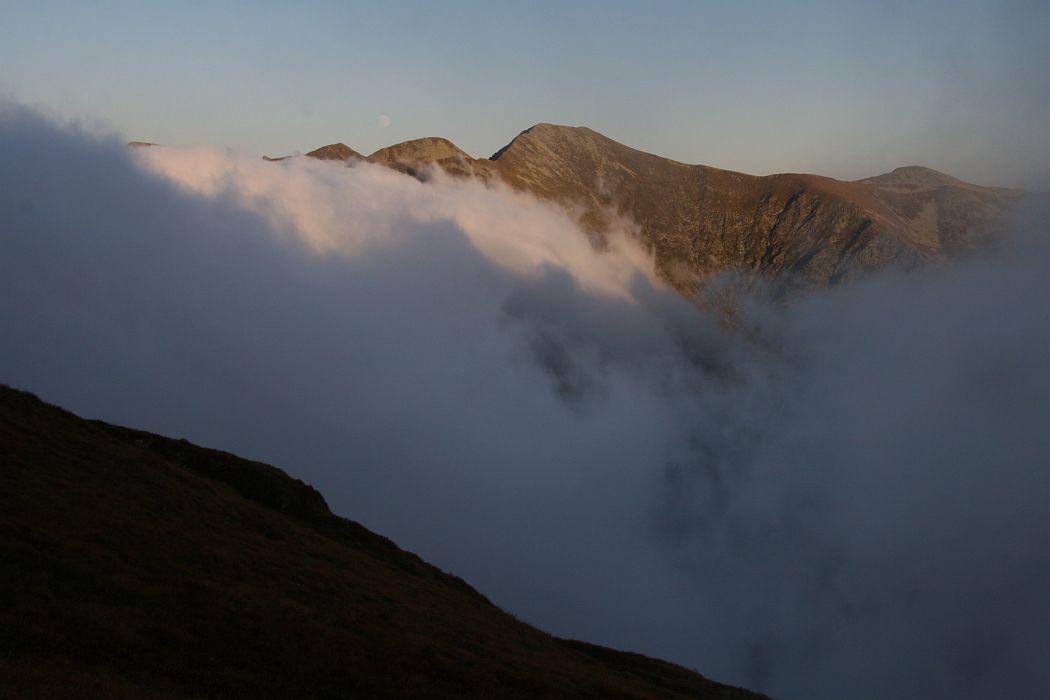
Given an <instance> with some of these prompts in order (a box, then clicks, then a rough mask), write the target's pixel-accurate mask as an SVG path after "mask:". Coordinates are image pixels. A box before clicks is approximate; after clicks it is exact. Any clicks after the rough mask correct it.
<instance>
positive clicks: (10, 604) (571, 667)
mask: <svg viewBox="0 0 1050 700" xmlns="http://www.w3.org/2000/svg"><path fill="white" fill-rule="evenodd" d="M394 505H396V504H392V507H393V506H394ZM0 532H3V533H4V536H3V537H0V596H2V600H3V605H0V688H3V693H2V694H3V695H4V697H48V698H70V699H72V698H77V699H78V700H79V699H82V698H114V697H120V698H165V699H167V700H171V699H172V698H201V697H253V698H255V697H258V698H342V697H362V698H411V697H426V698H462V697H500V698H535V697H549V698H556V697H565V698H576V697H593V698H613V697H620V698H628V697H630V698H726V699H730V700H732V699H735V698H739V699H740V700H745V699H746V698H760V697H762V696H759V695H755V694H753V693H749V692H747V691H744V690H739V689H736V688H731V687H728V686H724V685H721V684H719V683H715V682H713V681H710V680H708V679H706V678H704V677H702V676H700V675H698V674H696V673H694V672H691V671H689V670H687V669H684V668H681V667H679V666H674V665H672V664H669V663H665V662H662V661H657V660H655V659H649V658H646V657H643V656H640V655H637V654H629V653H624V652H616V651H612V650H609V649H603V648H600V647H595V646H593V645H589V644H584V643H581V642H570V641H566V640H562V639H558V638H555V637H552V636H550V635H547V634H544V633H543V632H541V631H539V630H536V629H534V628H532V627H529V626H528V625H526V624H524V623H522V622H520V621H519V620H517V619H515V618H514V617H512V616H510V615H508V614H507V613H505V612H503V611H502V610H500V609H499V608H497V607H496V606H494V605H493V604H492V603H490V602H489V601H488V600H487V599H485V598H484V597H483V596H482V595H480V594H479V593H478V592H476V591H475V590H474V589H472V588H471V587H470V586H468V585H467V584H466V583H465V582H463V581H462V580H461V579H458V578H456V577H455V576H451V575H449V574H446V573H444V572H443V571H440V570H439V569H437V568H435V567H433V566H431V565H429V564H427V563H426V562H424V561H422V560H421V559H420V558H419V557H417V556H415V555H413V554H411V553H409V552H405V551H403V550H401V549H399V548H398V547H397V546H396V545H395V544H394V543H393V542H391V541H389V540H387V539H386V538H383V537H380V536H378V535H376V534H374V533H372V532H370V531H368V530H367V529H365V528H364V527H362V526H361V525H359V524H357V523H354V522H352V521H349V520H345V519H343V518H339V517H336V516H335V515H333V514H332V513H331V512H330V511H329V510H328V506H327V505H326V503H325V501H324V499H323V498H322V497H321V495H320V494H319V493H318V492H317V491H315V490H314V489H312V488H311V487H309V486H307V485H306V484H303V483H302V482H300V481H297V480H295V479H292V478H290V477H289V476H288V475H287V474H285V473H283V472H282V471H280V470H279V469H276V468H274V467H271V466H268V465H265V464H260V463H258V462H251V461H248V460H244V459H241V458H238V457H235V456H234V455H231V454H228V453H225V452H220V451H217V450H209V449H205V448H201V447H197V446H196V445H192V444H190V443H188V442H186V441H184V440H173V439H170V438H165V437H161V436H159V435H153V434H150V433H145V432H142V431H138V430H132V429H128V428H121V427H117V426H113V425H107V424H105V423H100V422H93V421H85V420H82V419H80V418H78V417H77V416H74V415H73V414H71V413H67V412H65V411H63V410H61V409H58V408H55V407H53V406H49V405H47V404H45V403H43V402H42V401H40V400H38V399H37V398H36V397H34V396H32V395H31V394H26V393H24V392H19V391H14V390H12V389H10V388H8V387H5V386H3V385H0Z"/></svg>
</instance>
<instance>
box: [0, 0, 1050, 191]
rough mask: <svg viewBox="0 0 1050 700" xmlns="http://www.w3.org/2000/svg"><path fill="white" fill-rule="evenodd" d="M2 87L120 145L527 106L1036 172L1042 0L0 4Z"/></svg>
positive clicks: (777, 152) (788, 157)
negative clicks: (108, 132)
mask: <svg viewBox="0 0 1050 700" xmlns="http://www.w3.org/2000/svg"><path fill="white" fill-rule="evenodd" d="M0 13H2V15H3V22H0V66H2V67H3V68H2V69H0V94H3V95H5V96H6V97H7V98H9V99H12V100H15V101H18V102H22V103H25V104H29V105H31V106H33V107H35V108H39V109H43V110H45V111H47V112H49V113H51V114H54V115H57V116H59V117H62V118H67V119H77V120H79V121H81V122H83V123H87V124H93V125H96V126H98V127H99V128H108V129H112V130H115V131H116V132H118V133H119V134H120V135H121V136H122V137H123V138H125V139H127V140H146V141H153V142H160V143H165V144H171V145H207V146H215V147H220V148H232V149H234V150H237V151H241V152H245V153H250V154H255V155H260V154H270V155H283V154H290V153H296V152H304V151H307V150H311V149H313V148H315V147H317V146H320V145H323V144H327V143H333V142H340V141H341V142H344V143H347V144H348V145H350V146H351V147H353V148H354V149H356V150H358V151H361V152H364V153H366V154H367V153H369V152H371V151H373V150H375V149H377V148H380V147H382V146H386V145H390V144H392V143H396V142H400V141H403V140H407V139H410V138H416V137H420V136H428V135H433V136H445V137H447V138H449V139H451V140H452V141H454V142H455V143H457V144H458V145H459V146H460V147H462V148H463V149H465V150H466V151H467V152H468V153H470V154H471V155H473V156H475V157H486V156H488V155H491V154H492V153H493V152H495V151H496V150H497V149H498V148H500V147H501V146H503V145H505V144H506V143H507V142H508V141H510V139H511V138H513V137H514V135H516V134H517V133H518V132H519V131H521V130H523V129H525V128H527V127H529V126H531V125H533V124H535V123H538V122H552V123H560V124H568V125H574V126H580V125H582V126H589V127H591V128H593V129H595V130H597V131H599V132H601V133H604V134H605V135H607V136H609V137H611V138H614V139H616V140H618V141H620V142H622V143H626V144H628V145H631V146H634V147H636V148H639V149H641V150H645V151H648V152H652V153H657V154H659V155H663V156H667V157H671V158H674V159H676V160H680V161H684V162H689V163H704V164H707V165H713V166H717V167H724V168H729V169H734V170H740V171H744V172H750V173H755V174H768V173H772V172H785V171H786V172H818V173H821V174H827V175H831V176H835V177H839V178H845V179H854V178H860V177H866V176H869V175H875V174H878V173H881V172H886V171H888V170H891V169H892V168H894V167H897V166H900V165H911V164H921V165H927V166H929V167H933V168H936V169H939V170H943V171H946V172H949V173H951V174H953V175H956V176H958V177H962V178H964V179H968V180H971V181H974V182H977V183H980V184H997V185H1006V186H1024V187H1028V188H1034V189H1050V172H1048V168H1047V165H1046V164H1047V163H1048V162H1050V134H1048V127H1047V124H1050V73H1048V72H1047V71H1046V66H1047V65H1050V41H1047V39H1046V31H1047V29H1046V28H1047V27H1048V26H1050V4H1048V3H1046V2H1042V1H1041V0H1005V1H1002V0H1000V1H997V2H974V1H973V0H933V1H930V2H904V1H898V0H880V1H877V2H850V1H829V0H804V1H799V2H792V3H782V2H750V1H741V2H717V3H716V2H700V1H697V2H646V3H624V2H586V1H583V2H572V3H565V2H546V1H542V0H541V1H538V2H531V3H503V2H499V3H490V2H442V3H430V2H417V3H412V2H400V3H398V2H391V3H347V2H307V3H302V4H301V6H299V5H296V6H293V5H291V4H289V3H276V2H266V1H260V0H254V1H252V2H216V3H207V2H177V3H165V2H147V3H141V2H114V1H101V2H92V3H68V2H48V1H47V0H41V1H34V2H23V1H20V0H3V1H2V2H0Z"/></svg>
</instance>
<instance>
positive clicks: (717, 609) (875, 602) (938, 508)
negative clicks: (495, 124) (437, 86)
mask: <svg viewBox="0 0 1050 700" xmlns="http://www.w3.org/2000/svg"><path fill="white" fill-rule="evenodd" d="M0 153H3V158H2V159H0V381H2V382H4V383H7V384H10V385H13V386H16V387H19V388H24V389H28V390H31V391H33V392H36V393H37V394H39V395H40V396H41V397H42V398H44V399H45V400H47V401H50V402H53V403H57V404H59V405H61V406H63V407H65V408H68V409H70V410H73V411H75V412H77V413H79V414H81V415H85V416H88V417H93V418H101V419H104V420H108V421H111V422H116V423H121V424H125V425H129V426H133V427H138V428H142V429H146V430H152V431H155V432H160V433H164V434H168V435H172V436H175V437H186V438H188V439H190V440H193V441H195V442H198V443H200V444H204V445H207V446H211V447H217V448H221V449H225V450H228V451H231V452H235V453H237V454H241V455H243V456H247V457H251V458H256V459H261V460H264V461H267V462H270V463H273V464H276V465H278V466H280V467H282V468H283V469H285V470H286V471H288V472H289V473H291V474H292V475H293V476H296V477H298V478H301V479H303V480H305V481H307V482H309V483H311V484H313V485H315V486H317V487H318V488H319V489H320V490H321V492H322V493H323V494H324V495H325V496H326V498H327V499H328V501H329V503H330V505H331V506H332V508H333V510H334V511H335V512H337V513H339V514H341V515H345V516H348V517H352V518H354V519H356V520H359V521H360V522H362V523H364V524H365V525H367V526H368V527H370V528H372V529H374V530H376V531H378V532H380V533H382V534H384V535H387V536H389V537H391V538H392V539H394V540H395V541H396V542H397V543H398V544H400V545H401V546H403V547H405V548H407V549H410V550H412V551H415V552H417V553H419V554H421V555H422V556H423V557H424V558H426V559H428V560H430V561H432V562H433V563H435V564H437V565H439V566H441V567H443V568H445V569H447V570H450V571H452V572H454V573H456V574H458V575H460V576H462V577H464V578H465V579H467V580H468V581H469V582H470V583H471V584H473V585H474V586H476V587H477V588H478V589H479V590H481V591H482V592H483V593H485V594H486V595H488V596H489V597H490V598H491V599H492V600H493V601H494V602H496V603H497V604H498V605H500V606H502V607H504V608H506V609H507V610H509V611H511V612H513V613H514V614H516V615H518V616H519V617H521V618H523V619H525V620H526V621H528V622H531V623H533V624H535V625H538V626H540V627H542V628H543V629H546V630H548V631H551V632H554V633H556V634H560V635H564V636H570V637H575V638H582V639H586V640H588V641H592V642H596V643H600V644H606V645H611V646H615V647H618V648H623V649H629V650H634V651H640V652H643V653H646V654H650V655H655V656H660V657H664V658H667V659H670V660H673V661H676V662H679V663H682V664H685V665H688V666H690V667H693V668H695V669H697V670H699V671H700V672H702V673H704V674H706V675H709V676H711V677H713V678H716V679H718V680H722V681H727V682H732V683H736V684H740V685H745V686H748V687H751V688H754V689H758V690H762V691H765V692H768V693H770V694H773V695H775V696H777V697H781V698H784V699H785V700H792V699H803V698H843V697H848V698H887V697H896V698H942V697H943V698H948V697H951V698H986V697H1041V696H1044V695H1047V694H1048V693H1050V671H1048V668H1050V666H1048V665H1047V663H1046V660H1047V659H1048V658H1050V593H1048V591H1050V437H1048V431H1047V428H1048V426H1050V318H1048V311H1047V309H1048V305H1047V300H1048V299H1050V276H1048V275H1047V269H1048V266H1047V263H1048V262H1050V254H1048V251H1050V246H1048V245H1047V238H1046V236H1045V230H1046V224H1045V221H1046V220H1045V218H1043V217H1039V216H1036V215H1033V216H1032V218H1029V219H1028V220H1026V221H1023V222H1021V223H1019V225H1018V228H1019V230H1020V231H1021V233H1020V234H1019V235H1018V236H1016V238H1015V239H1014V240H1012V241H1010V242H1009V244H1007V245H1004V246H1001V248H1002V250H1001V251H1000V252H999V253H997V254H995V255H994V256H987V257H985V258H984V259H980V260H969V261H961V262H959V263H957V264H954V265H950V266H941V267H937V268H927V269H925V270H920V271H917V272H912V273H910V274H905V273H898V272H893V271H887V272H886V273H885V274H882V275H879V276H876V277H873V278H870V279H868V280H866V281H864V282H862V283H860V284H856V285H853V286H850V287H848V288H841V289H835V290H829V291H826V292H821V293H819V294H815V295H812V296H811V297H808V298H805V299H798V300H796V301H794V302H793V303H791V304H789V305H786V306H776V307H772V306H767V305H764V304H762V303H760V302H759V301H757V300H755V301H752V302H749V301H747V300H742V301H741V306H740V314H739V315H738V317H737V321H736V322H735V323H731V324H730V323H726V322H725V319H723V318H720V317H717V316H713V315H711V314H709V313H706V312H704V311H702V310H700V309H699V308H698V307H697V306H696V305H694V304H692V303H690V302H689V301H688V300H686V299H684V298H682V297H681V296H680V295H678V294H676V293H675V292H673V291H671V290H669V289H667V288H665V287H664V286H663V285H662V284H661V283H660V282H659V281H658V280H657V279H656V278H655V276H654V275H653V273H652V265H651V262H650V261H649V259H648V256H647V255H646V254H645V252H644V251H643V250H642V248H641V247H639V246H638V245H636V244H634V243H633V242H632V240H631V235H630V234H631V225H630V223H629V222H620V223H619V224H617V226H616V228H615V230H614V232H613V234H612V236H611V238H610V245H609V246H608V248H607V249H603V250H602V251H601V252H597V251H596V250H595V247H594V246H593V245H592V244H591V242H590V241H589V240H588V238H587V236H586V235H585V234H584V233H582V232H581V231H580V230H579V229H578V228H577V227H576V225H575V224H574V221H573V218H572V216H571V215H570V214H568V213H566V212H565V211H564V210H562V209H560V208H558V207H556V206H554V205H552V204H549V203H544V202H540V201H537V200H535V199H532V198H530V197H528V196H526V195H523V194H519V193H515V192H512V191H510V190H509V189H505V188H502V187H496V186H490V187H486V186H484V185H483V184H480V183H477V182H467V181H461V180H452V179H448V178H445V177H442V176H441V175H440V173H435V174H434V177H432V178H431V179H430V180H429V181H428V182H426V183H422V182H419V181H417V180H415V179H413V178H411V177H408V176H406V175H403V174H400V173H398V172H395V171H392V170H389V169H386V168H383V167H381V166H374V165H370V164H358V165H356V166H355V167H346V166H344V165H342V164H333V163H324V162H316V161H312V160H310V159H306V158H296V159H291V160H286V161H281V162H279V163H272V162H266V161H262V160H261V159H257V158H252V157H246V156H241V155H238V154H233V153H227V152H223V151H217V150H209V149H176V148H164V147H151V148H145V149H130V148H127V147H125V146H124V145H123V144H121V143H118V142H117V141H115V140H114V139H112V138H110V137H107V136H104V135H103V136H100V135H97V134H94V133H87V132H84V131H82V130H80V129H78V128H76V127H72V126H69V125H61V124H56V123H54V122H53V121H50V120H48V119H46V118H43V117H41V116H40V115H39V114H36V113H34V112H32V111H30V110H27V109H25V108H22V107H19V106H16V105H11V104H6V105H3V106H0ZM1040 232H1042V233H1040Z"/></svg>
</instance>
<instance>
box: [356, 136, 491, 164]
mask: <svg viewBox="0 0 1050 700" xmlns="http://www.w3.org/2000/svg"><path fill="white" fill-rule="evenodd" d="M445 158H465V159H467V160H473V159H472V158H471V157H470V156H469V155H468V154H467V152H466V151H464V150H463V149H461V148H460V147H459V146H457V145H456V144H454V143H452V142H451V141H449V140H448V139H446V138H442V137H440V136H424V137H423V138H419V139H412V140H411V141H402V142H401V143H396V144H394V145H393V146H387V147H386V148H380V149H379V150H378V151H376V152H375V153H373V154H372V155H370V156H368V160H369V161H370V162H372V163H382V164H384V165H389V164H391V163H417V162H425V163H430V162H434V161H438V160H443V159H445Z"/></svg>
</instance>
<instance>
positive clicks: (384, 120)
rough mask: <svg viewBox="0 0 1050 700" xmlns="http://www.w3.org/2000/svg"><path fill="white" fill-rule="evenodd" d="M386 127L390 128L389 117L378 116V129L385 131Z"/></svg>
mask: <svg viewBox="0 0 1050 700" xmlns="http://www.w3.org/2000/svg"><path fill="white" fill-rule="evenodd" d="M388 126H390V117H388V116H387V115H385V114H380V115H379V128H380V129H385V128H387V127H388Z"/></svg>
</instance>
